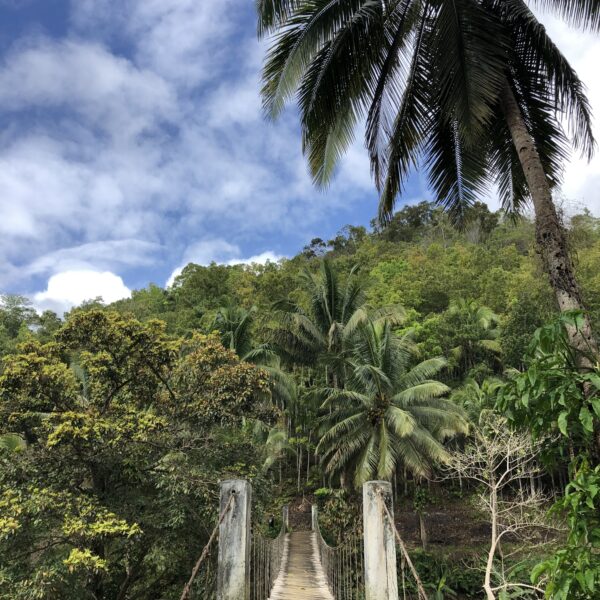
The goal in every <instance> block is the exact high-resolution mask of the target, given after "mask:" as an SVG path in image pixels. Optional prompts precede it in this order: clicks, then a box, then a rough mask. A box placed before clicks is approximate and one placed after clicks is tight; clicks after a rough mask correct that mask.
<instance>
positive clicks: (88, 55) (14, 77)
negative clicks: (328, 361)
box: [0, 38, 176, 138]
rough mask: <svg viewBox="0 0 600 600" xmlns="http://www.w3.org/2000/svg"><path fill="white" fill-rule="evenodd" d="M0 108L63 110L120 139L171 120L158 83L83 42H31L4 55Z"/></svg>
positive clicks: (169, 103)
mask: <svg viewBox="0 0 600 600" xmlns="http://www.w3.org/2000/svg"><path fill="white" fill-rule="evenodd" d="M0 106H2V109H3V110H4V111H23V110H25V109H28V108H32V107H41V108H43V109H44V110H46V111H48V110H51V109H55V108H64V107H66V106H68V107H69V108H70V109H73V110H75V111H76V112H77V113H78V114H79V115H81V116H84V117H85V118H86V119H87V120H88V121H89V122H92V123H93V124H94V125H96V126H99V127H101V128H103V129H104V130H105V131H109V132H110V133H111V134H112V135H116V136H119V137H121V138H124V137H127V136H131V135H137V134H139V133H141V132H144V131H145V130H148V129H152V128H154V127H155V126H156V125H157V123H158V122H160V121H161V120H163V119H169V118H174V117H175V116H176V115H175V113H176V100H175V97H174V94H173V90H172V89H171V87H170V86H169V84H168V83H167V82H166V81H165V80H164V79H162V78H161V77H160V76H159V75H157V74H156V73H153V72H152V71H149V70H147V69H140V68H138V67H136V66H134V65H133V64H132V62H131V61H129V60H127V59H125V58H122V57H117V56H115V55H114V54H112V53H111V52H110V51H108V50H107V49H106V48H105V47H103V46H102V45H100V44H97V43H90V42H88V41H84V40H65V41H55V40H49V39H45V38H34V39H32V40H29V41H28V42H27V43H22V44H19V45H17V46H16V47H15V49H13V50H12V51H10V52H8V54H7V55H6V56H5V58H4V60H3V61H2V67H1V69H0Z"/></svg>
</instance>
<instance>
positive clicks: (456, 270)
mask: <svg viewBox="0 0 600 600" xmlns="http://www.w3.org/2000/svg"><path fill="white" fill-rule="evenodd" d="M565 221H566V233H567V238H568V243H569V246H570V250H571V252H572V255H573V257H574V262H575V268H576V272H577V277H578V280H579V282H580V284H581V286H582V289H583V296H584V299H585V303H586V306H587V308H588V315H589V318H590V319H591V322H592V324H593V327H594V331H595V332H598V331H600V219H598V218H595V217H593V216H592V215H591V214H589V213H587V212H584V213H582V214H577V215H575V216H571V217H570V218H566V217H565ZM582 319H583V316H582V314H581V313H578V312H572V313H566V314H565V313H563V315H562V316H559V313H558V311H557V309H556V306H555V300H554V296H553V294H552V292H551V290H550V288H549V285H548V283H547V278H546V277H545V276H544V275H543V272H542V267H541V261H540V260H539V257H538V255H537V254H536V250H535V244H534V232H533V224H532V223H531V221H529V220H528V219H526V218H523V219H519V220H516V221H514V220H511V219H507V218H504V217H502V216H501V215H500V213H493V212H490V211H489V210H488V209H487V207H486V206H485V205H483V204H480V203H477V204H475V205H474V207H473V208H471V209H470V210H469V214H468V218H467V225H466V227H465V229H464V230H462V231H458V230H456V229H455V228H454V227H453V226H452V225H451V223H450V222H449V220H448V216H447V215H445V213H444V212H443V210H441V209H439V208H436V207H435V206H434V205H433V204H430V203H427V202H422V203H420V204H417V205H414V206H407V207H405V208H403V209H402V210H400V211H399V212H397V213H396V214H395V216H394V217H393V219H392V221H391V223H390V224H389V226H388V227H386V228H385V229H383V230H380V229H378V228H377V227H373V228H372V229H371V230H367V229H365V228H363V227H354V226H348V227H346V228H344V229H343V230H342V231H341V232H340V233H339V234H338V235H337V236H336V237H334V238H333V239H331V240H322V239H318V238H317V239H314V240H312V241H311V242H310V243H309V244H308V245H307V246H306V247H305V248H304V249H303V250H302V251H301V252H300V253H299V254H298V255H296V256H295V257H293V258H291V259H286V260H282V261H280V262H279V263H277V264H275V263H267V264H265V265H256V264H254V265H235V266H225V265H218V264H211V265H208V266H202V265H196V264H189V265H188V266H187V267H185V269H184V270H183V272H182V273H181V275H179V276H178V277H177V279H176V280H175V283H174V284H173V286H172V287H170V288H168V289H163V288H161V287H160V286H157V285H154V284H151V285H149V286H148V287H147V288H144V289H140V290H136V291H134V292H133V294H132V297H131V298H129V299H126V300H122V301H119V302H116V303H114V304H112V305H109V306H105V305H104V304H103V303H102V301H101V299H92V300H90V301H89V302H86V303H85V304H84V305H82V306H80V307H76V308H74V309H72V310H71V311H70V312H69V313H68V314H66V315H64V317H63V316H59V315H56V314H53V313H51V312H45V313H43V314H37V313H36V312H35V311H34V310H33V308H32V306H31V305H30V303H29V302H28V300H27V299H25V298H22V297H15V296H5V297H3V299H2V306H1V308H0V352H1V354H2V355H3V363H2V367H1V370H0V373H1V374H0V598H2V599H6V600H8V599H10V600H33V599H56V598H64V599H77V600H79V599H87V598H90V599H100V598H106V599H126V598H127V599H134V598H139V599H152V598H165V599H170V598H179V596H180V594H181V590H182V587H183V585H184V584H185V582H186V581H187V579H188V577H189V574H190V571H191V569H192V566H193V564H194V563H195V561H196V559H197V558H198V555H199V554H200V552H201V550H202V548H203V546H204V545H205V543H206V541H207V538H208V536H209V534H210V531H211V530H212V528H213V527H214V524H215V522H216V519H217V516H218V515H217V510H218V482H219V481H220V480H222V479H226V478H231V477H235V478H237V477H239V478H247V479H249V480H250V481H251V482H252V485H253V488H254V493H255V518H256V520H257V526H262V525H264V524H265V523H266V522H267V519H268V515H269V514H272V513H273V514H275V513H277V511H278V510H279V509H280V507H281V505H283V504H285V503H288V502H289V503H291V506H292V510H296V512H297V513H298V514H300V513H301V511H302V507H303V506H304V505H303V503H302V499H303V498H308V499H309V500H310V501H311V502H317V503H318V504H319V505H320V507H321V514H322V525H323V529H324V531H325V532H326V535H327V536H328V537H329V538H330V539H331V540H332V541H340V540H342V539H343V538H344V536H346V535H349V534H350V533H355V530H356V528H357V527H360V519H359V518H357V517H358V514H359V511H360V495H359V488H360V485H361V484H362V483H363V482H364V481H367V480H370V479H375V478H379V479H386V480H389V481H391V482H392V485H393V489H394V494H395V496H396V519H397V525H398V529H399V531H400V533H401V534H402V536H403V537H404V538H405V540H406V542H407V544H408V547H409V549H410V551H411V554H412V556H413V559H414V562H415V565H416V567H417V570H418V571H419V573H420V575H421V578H422V579H423V581H424V583H425V585H426V586H427V589H428V592H429V593H430V594H431V597H432V598H484V597H486V594H487V597H488V598H489V597H490V593H491V594H492V596H491V597H497V598H501V599H504V598H538V597H544V595H545V596H546V597H548V598H557V599H592V598H597V597H598V594H600V591H599V590H600V517H599V516H598V515H600V454H599V446H598V444H599V442H600V435H599V433H600V426H599V423H600V369H599V367H598V363H597V361H595V362H594V365H595V367H594V368H592V369H589V370H587V371H585V372H582V371H581V369H580V368H578V360H577V359H578V357H577V353H578V352H580V350H574V349H573V348H572V347H571V346H570V345H569V343H568V339H569V338H568V335H567V334H568V331H569V330H573V329H577V328H578V327H580V326H581V323H582ZM476 467H477V468H476ZM479 467H480V468H479ZM292 524H294V521H293V520H292ZM491 524H494V527H492V526H491ZM494 532H495V533H494ZM407 585H408V588H407V592H406V593H407V594H409V597H410V594H411V593H412V591H411V588H410V584H407ZM484 586H487V587H486V589H485V592H484V590H483V588H484ZM196 592H197V594H198V596H197V597H198V598H201V597H202V592H201V589H198V590H196Z"/></svg>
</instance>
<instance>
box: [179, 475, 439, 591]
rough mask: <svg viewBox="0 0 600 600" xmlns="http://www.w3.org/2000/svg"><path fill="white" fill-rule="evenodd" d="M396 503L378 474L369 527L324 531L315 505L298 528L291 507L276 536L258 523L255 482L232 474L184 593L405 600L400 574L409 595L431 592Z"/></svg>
mask: <svg viewBox="0 0 600 600" xmlns="http://www.w3.org/2000/svg"><path fill="white" fill-rule="evenodd" d="M393 511H394V508H393V501H392V492H391V486H390V484H389V483H387V482H385V481H370V482H367V483H366V484H364V486H363V520H362V531H361V528H360V527H355V528H353V530H352V531H347V532H345V534H344V538H343V540H342V541H341V543H339V544H338V545H332V544H330V543H328V542H327V541H326V539H325V538H324V537H323V534H322V532H321V527H320V524H319V514H318V510H317V507H316V506H314V505H313V506H312V513H311V523H310V528H307V529H308V530H306V531H291V530H290V527H289V515H288V508H287V506H285V507H283V510H282V515H281V527H280V530H279V534H278V535H277V536H276V537H272V536H268V535H265V534H264V533H262V532H261V531H260V528H259V526H258V525H257V524H256V523H253V520H252V488H251V486H250V484H249V483H248V482H247V481H244V480H230V481H224V482H222V483H221V494H220V514H219V519H218V522H217V523H216V525H215V528H214V530H213V532H212V534H211V536H210V539H209V541H208V543H207V545H206V546H205V548H204V549H203V551H202V554H201V555H200V558H199V559H198V561H197V562H196V564H195V566H194V569H193V571H192V574H191V577H190V580H189V581H188V583H187V584H186V586H185V588H184V590H183V592H182V595H181V600H196V599H198V600H199V599H202V600H398V589H399V583H398V582H399V581H400V587H401V589H402V596H403V598H415V599H417V600H427V595H426V593H425V590H424V589H423V586H422V584H421V581H420V580H419V576H418V574H417V573H416V571H415V569H414V566H413V564H412V562H411V560H410V556H409V555H408V552H407V551H406V547H405V546H404V543H403V542H402V538H401V537H400V535H399V533H398V530H397V529H396V526H395V524H394V517H393ZM357 525H358V524H357ZM217 539H218V544H217V543H216V540H217ZM397 550H398V553H399V554H400V569H397V561H396V554H397ZM408 579H410V580H411V582H412V587H411V593H409V594H408V595H407V588H406V583H407V580H408Z"/></svg>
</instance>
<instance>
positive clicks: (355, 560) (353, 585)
mask: <svg viewBox="0 0 600 600" xmlns="http://www.w3.org/2000/svg"><path fill="white" fill-rule="evenodd" d="M313 530H314V533H315V536H316V542H317V550H318V552H319V559H320V561H321V566H322V568H323V574H324V575H325V578H326V579H327V585H328V587H329V591H330V592H331V595H332V596H333V597H334V598H335V600H363V599H364V597H365V584H364V562H363V539H362V535H360V534H358V533H350V534H348V535H347V536H346V537H345V539H344V541H343V542H342V543H341V544H339V545H338V546H330V545H329V544H328V543H327V542H326V541H325V539H324V537H323V535H322V533H321V527H320V526H319V518H318V513H317V510H316V507H313Z"/></svg>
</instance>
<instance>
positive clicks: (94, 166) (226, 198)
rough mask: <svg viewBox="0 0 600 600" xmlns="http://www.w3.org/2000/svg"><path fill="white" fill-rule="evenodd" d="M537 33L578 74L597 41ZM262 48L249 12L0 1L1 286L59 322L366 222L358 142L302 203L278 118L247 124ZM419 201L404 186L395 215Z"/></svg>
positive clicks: (577, 185) (585, 186) (226, 6)
mask: <svg viewBox="0 0 600 600" xmlns="http://www.w3.org/2000/svg"><path fill="white" fill-rule="evenodd" d="M549 26H550V27H554V28H555V29H554V33H555V36H556V37H557V41H558V42H559V43H562V46H561V47H563V49H564V50H565V52H566V53H567V56H568V57H569V58H571V60H572V61H573V62H574V64H575V66H576V67H577V68H578V69H579V70H580V74H581V75H582V76H583V77H584V79H585V74H586V73H585V72H584V71H586V72H589V73H591V74H593V75H594V76H595V61H596V60H597V56H598V50H600V46H598V43H597V38H591V37H590V38H585V36H581V35H580V34H578V33H575V32H571V31H569V30H567V29H566V28H564V27H563V26H562V25H560V24H559V23H558V22H555V21H551V22H550V23H549ZM264 51H265V43H264V42H263V43H259V42H258V41H257V39H256V35H255V17H254V2H253V1H252V0H201V1H199V0H73V1H72V2H71V1H68V0H0V52H1V53H2V56H1V58H0V123H1V125H2V129H1V130H0V131H1V133H0V291H2V292H9V293H24V294H28V295H30V296H31V297H32V298H33V299H34V302H35V304H36V305H37V306H38V307H40V308H46V307H48V308H53V309H55V310H62V309H64V308H66V307H68V306H69V305H72V304H73V303H76V302H79V301H81V300H83V299H84V298H88V297H93V296H96V295H98V294H102V295H104V297H105V299H106V300H112V299H115V298H117V297H120V296H123V295H126V294H127V293H128V292H129V289H133V288H139V287H143V286H145V285H146V284H147V283H148V282H150V281H152V282H155V283H158V284H160V285H164V284H165V283H166V282H167V281H168V280H169V279H170V278H171V277H172V275H173V273H175V272H177V269H178V268H181V266H182V265H184V264H186V263H187V262H189V261H194V262H199V263H205V264H206V263H208V262H210V261H211V260H216V261H219V262H229V261H247V260H251V259H254V260H259V261H264V260H265V259H267V258H272V259H276V258H277V257H280V256H286V255H293V254H295V253H296V252H297V251H298V250H299V249H300V248H301V247H302V246H303V245H304V244H305V243H307V242H308V241H309V240H310V239H311V238H312V237H316V236H319V237H323V238H327V237H329V236H331V235H333V234H334V233H335V232H336V231H337V230H339V229H340V228H341V227H342V226H343V225H345V224H347V223H353V224H368V222H369V220H370V219H371V218H372V217H373V215H374V214H375V211H376V203H377V198H376V194H375V192H374V189H373V185H372V183H371V181H370V176H369V168H368V163H367V161H366V158H365V153H364V151H363V149H362V145H361V140H360V133H359V134H358V136H357V137H358V138H359V139H358V140H357V143H356V144H355V145H354V146H353V147H352V149H351V150H350V152H349V153H348V155H347V157H346V158H345V160H344V161H343V163H342V164H341V165H340V168H339V171H338V174H337V177H336V179H335V182H334V184H333V185H332V186H331V188H330V189H328V190H327V192H325V193H324V192H320V191H317V190H315V189H314V188H313V187H312V185H311V182H310V178H309V177H308V175H307V172H306V167H305V164H304V162H303V159H302V156H301V153H300V140H299V135H298V129H297V120H296V119H295V115H294V112H293V110H290V111H288V112H287V113H286V114H285V115H284V116H283V117H282V119H280V120H279V121H278V122H277V123H274V124H273V123H266V122H265V121H264V120H263V118H262V115H261V111H260V99H259V94H258V90H259V72H260V66H261V62H262V58H263V55H264ZM594 56H595V57H596V58H594ZM579 65H581V67H580V66H579ZM589 83H590V82H589V81H588V84H589ZM592 84H593V85H592V86H590V96H591V100H592V103H593V105H594V106H598V109H597V110H600V93H599V88H598V86H597V85H596V82H595V81H592ZM583 169H584V166H582V165H581V164H580V163H578V162H577V161H573V163H572V165H570V166H569V169H568V170H567V176H566V180H565V193H566V194H567V195H568V196H569V197H570V198H574V199H576V200H577V201H578V202H582V203H584V204H587V205H588V206H591V207H592V208H593V209H595V210H596V211H597V209H598V206H597V200H596V196H595V191H596V190H597V189H598V185H599V184H600V163H598V162H596V163H594V165H592V168H591V169H590V167H589V166H587V165H586V166H585V171H583ZM583 172H585V176H582V173H583ZM582 181H583V183H582ZM426 196H427V193H426V189H425V186H424V185H423V182H422V180H421V178H420V177H419V176H418V174H415V176H414V177H413V179H412V180H411V183H410V185H409V186H408V189H407V191H406V194H405V198H404V200H403V202H411V201H415V200H419V199H422V198H425V197H426Z"/></svg>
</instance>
